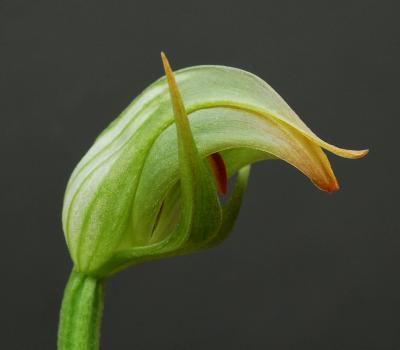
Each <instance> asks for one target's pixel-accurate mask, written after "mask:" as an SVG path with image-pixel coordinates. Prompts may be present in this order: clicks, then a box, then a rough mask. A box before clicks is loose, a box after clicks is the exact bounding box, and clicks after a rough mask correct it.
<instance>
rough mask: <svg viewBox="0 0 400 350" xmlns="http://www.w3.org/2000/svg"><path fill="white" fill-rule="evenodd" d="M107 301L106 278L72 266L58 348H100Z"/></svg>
mask: <svg viewBox="0 0 400 350" xmlns="http://www.w3.org/2000/svg"><path fill="white" fill-rule="evenodd" d="M103 303H104V284H103V281H102V280H99V279H96V278H94V277H91V276H88V275H84V274H82V273H80V272H77V271H74V270H72V272H71V275H70V277H69V280H68V283H67V286H66V287H65V291H64V297H63V301H62V306H61V312H60V324H59V329H58V350H97V349H99V344H100V325H101V318H102V314H103Z"/></svg>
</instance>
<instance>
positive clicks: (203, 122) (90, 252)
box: [58, 54, 368, 350]
mask: <svg viewBox="0 0 400 350" xmlns="http://www.w3.org/2000/svg"><path fill="white" fill-rule="evenodd" d="M162 61H163V65H164V69H165V73H166V77H163V78H161V79H159V80H158V81H156V82H155V83H154V84H152V85H151V86H150V87H148V88H147V89H146V90H145V91H144V92H143V93H142V94H141V95H139V96H138V97H137V98H136V99H135V100H134V101H133V102H132V103H131V104H130V105H129V106H128V107H127V108H126V109H125V110H124V111H123V112H122V114H121V115H120V116H119V117H118V118H117V119H116V120H115V121H113V122H112V123H111V124H110V126H109V127H108V128H106V129H105V130H104V131H103V132H102V133H101V135H100V136H99V137H98V138H97V139H96V141H95V143H94V144H93V146H92V147H91V148H90V150H89V151H88V152H87V154H86V155H85V156H84V157H83V159H82V160H81V161H80V162H79V164H78V165H77V167H76V168H75V170H74V172H73V173H72V175H71V178H70V180H69V183H68V186H67V190H66V193H65V198H64V207H63V213H62V221H63V229H64V233H65V238H66V242H67V245H68V249H69V251H70V254H71V258H72V260H73V263H74V268H73V271H72V273H71V276H70V279H69V282H68V284H67V287H66V290H65V293H64V299H63V304H62V308H61V317H60V328H59V337H58V347H59V349H63V350H67V349H68V350H71V349H72V350H76V349H82V350H86V349H97V348H98V346H99V329H100V322H101V314H102V308H103V284H104V280H105V278H107V277H109V276H111V275H112V274H114V273H116V272H118V271H120V270H122V269H124V268H126V267H128V266H130V265H134V264H137V263H140V262H142V261H145V260H150V259H159V258H163V257H167V256H177V255H181V254H187V253H191V252H194V251H199V250H202V249H206V248H209V247H212V246H214V245H216V244H218V243H220V242H221V241H223V240H224V239H225V238H226V237H227V236H228V234H229V232H230V231H231V230H232V228H233V225H234V222H235V220H236V218H237V215H238V213H239V209H240V205H241V202H242V198H243V194H244V192H245V189H246V185H247V180H248V176H249V171H250V165H251V164H252V163H254V162H256V161H260V160H266V159H276V158H279V159H282V160H284V161H286V162H288V163H289V164H291V165H293V166H294V167H296V168H297V169H299V170H300V171H301V172H302V173H304V174H305V175H306V176H307V177H308V178H309V179H310V180H311V181H312V182H313V183H314V184H315V185H316V186H317V187H318V188H320V189H321V190H324V191H327V192H333V191H336V190H338V188H339V185H338V182H337V180H336V178H335V175H334V173H333V171H332V168H331V166H330V164H329V161H328V159H327V157H326V155H325V153H324V152H323V149H325V150H328V151H330V152H332V153H334V154H336V155H338V156H341V157H345V158H360V157H363V156H364V155H365V154H366V153H367V152H368V151H367V150H362V151H355V150H345V149H342V148H338V147H335V146H333V145H330V144H328V143H326V142H325V141H323V140H321V139H320V138H319V137H318V136H316V135H315V134H314V133H313V132H312V131H311V130H310V129H309V128H308V127H307V126H306V125H305V124H304V123H303V122H302V121H301V120H300V118H299V117H298V116H297V115H296V113H295V112H294V111H293V110H292V109H291V108H290V107H289V106H288V105H287V103H286V102H285V101H284V100H283V99H282V98H281V97H280V96H279V95H278V94H277V93H276V92H275V91H274V90H273V89H272V88H271V87H270V86H269V85H268V84H267V83H265V82H264V81H262V80H261V79H260V78H258V77H256V76H255V75H253V74H250V73H248V72H245V71H243V70H240V69H236V68H231V67H224V66H196V67H190V68H186V69H182V70H179V71H177V72H175V75H174V74H173V72H172V70H171V68H170V65H169V63H168V61H167V58H166V57H165V55H164V54H162ZM175 79H176V80H175ZM178 87H179V89H178ZM235 174H236V179H235V184H234V185H233V188H232V191H231V193H230V196H229V199H228V200H227V201H226V203H225V205H224V206H222V205H221V202H220V199H219V195H218V193H219V194H220V195H224V194H225V193H226V191H227V179H228V178H230V177H232V176H234V175H235Z"/></svg>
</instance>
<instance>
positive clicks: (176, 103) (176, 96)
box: [161, 51, 187, 124]
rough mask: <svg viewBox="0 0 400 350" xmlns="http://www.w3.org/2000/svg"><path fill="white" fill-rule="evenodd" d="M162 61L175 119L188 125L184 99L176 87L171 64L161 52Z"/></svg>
mask: <svg viewBox="0 0 400 350" xmlns="http://www.w3.org/2000/svg"><path fill="white" fill-rule="evenodd" d="M161 60H162V63H163V66H164V71H165V76H166V78H167V82H168V87H169V91H170V94H171V100H172V107H173V109H174V115H175V119H176V121H177V122H179V123H185V122H186V123H185V124H187V115H186V111H185V107H184V106H183V103H182V98H181V95H180V93H179V90H178V86H177V85H176V81H175V77H174V73H173V72H172V68H171V65H170V64H169V61H168V58H167V56H165V53H164V52H162V51H161Z"/></svg>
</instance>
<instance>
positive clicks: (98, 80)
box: [0, 0, 400, 350]
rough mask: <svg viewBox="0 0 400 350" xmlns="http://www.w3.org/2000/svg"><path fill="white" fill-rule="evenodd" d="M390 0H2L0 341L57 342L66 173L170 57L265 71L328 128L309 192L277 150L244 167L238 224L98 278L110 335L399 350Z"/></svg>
mask: <svg viewBox="0 0 400 350" xmlns="http://www.w3.org/2000/svg"><path fill="white" fill-rule="evenodd" d="M396 3H397V1H365V0H364V1H343V2H338V1H330V2H327V1H312V2H308V1H283V0H280V1H258V2H255V3H252V2H251V1H241V2H239V1H237V2H235V1H216V0H215V1H213V2H208V1H193V2H192V1H186V2H181V3H176V2H172V1H159V2H152V1H133V0H129V1H87V0H86V1H61V0H48V1H40V0H37V1H28V0H26V1H17V0H2V1H0V26H1V28H0V30H1V31H0V47H1V49H0V72H1V73H0V74H1V76H0V101H1V102H0V118H1V121H2V123H1V129H0V136H1V137H0V145H1V147H0V152H1V153H0V155H1V164H2V166H1V172H0V174H1V175H0V176H1V184H2V190H1V203H0V206H1V207H0V210H1V231H2V232H1V235H0V237H1V238H0V240H1V241H0V243H1V254H0V259H1V277H2V278H1V288H0V300H1V311H0V323H1V325H0V329H1V331H0V332H1V338H0V339H1V340H0V342H1V348H2V349H3V348H4V349H23V350H24V349H40V350H43V349H55V342H56V331H57V320H58V310H59V305H60V300H61V297H62V292H63V288H64V285H65V282H66V279H67V276H68V273H69V271H70V269H71V263H70V260H69V256H68V253H67V249H66V246H65V243H64V238H63V233H62V230H61V222H60V213H61V206H62V197H63V192H64V188H65V185H66V182H67V180H68V177H69V175H70V173H71V171H72V169H73V167H74V166H75V164H76V163H77V162H78V161H79V159H80V158H81V157H82V156H83V154H84V153H85V151H86V150H87V149H88V148H89V146H90V145H91V143H92V142H93V140H94V138H95V137H96V135H97V134H98V133H99V132H100V131H101V130H102V129H103V128H104V127H105V126H106V125H107V124H108V123H109V122H110V121H111V120H112V119H113V118H114V117H116V116H117V115H118V114H119V112H120V111H121V110H122V109H123V108H124V107H125V106H126V105H127V104H128V103H129V102H130V101H131V100H132V99H133V98H134V97H135V96H136V95H137V94H138V93H139V92H140V91H141V90H142V89H144V88H145V87H146V86H147V85H148V84H150V83H151V82H152V81H154V80H155V79H157V78H158V77H159V76H161V75H162V67H161V64H160V59H159V52H160V50H165V51H166V52H167V54H168V55H169V58H170V60H171V62H172V65H173V67H174V68H176V69H178V68H182V67H186V66H191V65H197V64H224V65H231V66H235V67H240V68H244V69H246V70H249V71H251V72H253V73H255V74H257V75H259V76H260V77H262V78H263V79H265V80H266V81H268V82H269V83H270V84H271V85H272V86H273V87H274V88H275V89H276V90H277V91H278V92H279V93H280V94H281V95H282V96H283V97H284V98H285V99H286V100H287V101H288V102H289V104H290V105H292V106H293V108H294V109H295V110H296V111H297V112H298V113H299V115H300V116H301V117H302V119H303V120H304V121H305V122H306V123H307V124H308V125H309V126H310V127H311V128H312V129H313V130H314V131H315V132H316V133H317V134H319V135H320V136H321V137H323V138H325V139H326V140H327V141H330V142H333V143H335V144H337V145H339V146H344V147H350V148H364V147H369V148H370V149H371V153H370V155H368V157H367V158H365V159H362V160H358V161H349V160H344V159H339V158H337V157H335V156H332V157H330V159H331V161H332V165H333V167H334V169H335V172H336V175H337V177H338V179H339V181H340V183H341V186H342V189H341V191H340V192H338V193H336V194H334V195H327V194H325V193H322V192H319V191H318V190H317V189H316V188H314V187H313V186H312V185H311V183H310V182H309V181H308V180H307V179H306V178H305V177H304V176H303V175H301V174H300V173H298V172H297V171H296V170H295V169H293V168H291V167H290V166H288V165H286V164H284V163H283V162H279V161H270V162H264V163H262V164H258V165H256V166H254V167H253V171H252V174H251V180H250V186H249V189H248V191H247V194H246V198H245V201H244V206H243V208H242V212H241V215H240V218H239V221H238V224H237V226H236V229H235V230H234V232H233V234H232V236H231V237H230V238H229V239H228V240H227V241H226V242H225V243H224V244H222V245H221V246H219V247H218V248H216V249H213V250H210V251H207V252H203V253H199V254H195V255H191V256H185V257H179V258H173V259H169V260H164V261H156V262H150V263H146V264H143V265H141V266H138V267H136V268H132V269H129V270H127V271H124V272H122V273H120V274H119V275H117V276H115V277H114V278H112V279H110V280H109V282H108V285H107V295H106V305H105V314H104V323H103V334H102V344H103V348H104V349H171V350H172V349H177V350H178V349H193V350H196V349H212V350H214V349H232V350H238V349H274V350H280V349H305V350H306V349H307V350H309V349H319V350H320V349H323V350H329V349H337V350H345V349H349V350H350V349H351V350H355V349H360V350H361V349H362V350H366V349H379V350H386V349H400V301H399V298H400V281H399V266H400V232H399V226H400V225H399V218H398V216H399V215H398V195H399V187H398V181H399V164H398V159H399V156H398V149H399V146H398V134H399V124H400V123H399V119H400V115H399V108H398V100H399V97H398V94H399V85H398V79H399V58H400V55H399V53H400V48H399V34H400V28H399V20H398V14H399V7H398V6H396Z"/></svg>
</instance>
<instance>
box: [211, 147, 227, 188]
mask: <svg viewBox="0 0 400 350" xmlns="http://www.w3.org/2000/svg"><path fill="white" fill-rule="evenodd" d="M207 160H208V163H209V164H210V167H211V171H212V173H213V175H214V179H215V183H216V185H217V190H218V192H219V193H220V194H226V191H227V188H228V176H227V175H226V168H225V163H224V160H223V159H222V157H221V156H220V155H219V153H213V154H211V155H209V156H208V157H207Z"/></svg>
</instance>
